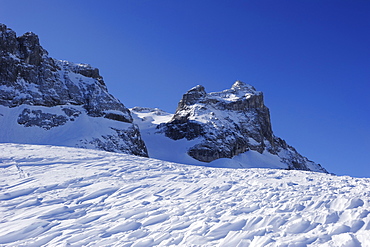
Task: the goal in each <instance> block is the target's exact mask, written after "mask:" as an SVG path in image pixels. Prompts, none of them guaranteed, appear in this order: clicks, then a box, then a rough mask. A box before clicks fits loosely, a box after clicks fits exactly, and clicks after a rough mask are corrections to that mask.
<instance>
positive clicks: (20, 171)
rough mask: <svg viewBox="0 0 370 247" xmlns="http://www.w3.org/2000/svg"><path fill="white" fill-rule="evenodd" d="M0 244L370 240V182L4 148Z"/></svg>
mask: <svg viewBox="0 0 370 247" xmlns="http://www.w3.org/2000/svg"><path fill="white" fill-rule="evenodd" d="M0 171H1V173H0V229H1V230H0V246H41V245H46V246H132V247H137V246H145V247H148V246H156V245H158V246H171V245H172V246H227V247H229V246H250V247H252V246H287V247H288V246H289V247H290V246H351V247H352V246H370V234H369V233H370V232H369V230H370V200H369V198H370V197H369V196H370V192H369V188H370V186H369V185H370V179H367V178H351V177H346V176H342V177H339V176H333V175H328V174H322V173H314V172H304V171H286V170H277V169H258V168H252V169H226V168H222V169H221V168H210V167H200V166H189V165H181V164H176V163H170V162H165V161H160V160H155V159H149V158H141V157H135V156H130V155H124V154H115V153H107V152H102V151H95V150H86V149H74V148H66V147H55V146H36V145H21V144H0Z"/></svg>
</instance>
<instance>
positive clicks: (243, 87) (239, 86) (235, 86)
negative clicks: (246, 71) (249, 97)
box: [231, 80, 256, 92]
mask: <svg viewBox="0 0 370 247" xmlns="http://www.w3.org/2000/svg"><path fill="white" fill-rule="evenodd" d="M231 89H234V90H243V91H245V90H248V91H251V92H255V91H256V89H255V88H254V87H253V86H251V85H249V84H247V83H245V82H242V81H239V80H237V81H236V82H234V84H233V85H232V86H231Z"/></svg>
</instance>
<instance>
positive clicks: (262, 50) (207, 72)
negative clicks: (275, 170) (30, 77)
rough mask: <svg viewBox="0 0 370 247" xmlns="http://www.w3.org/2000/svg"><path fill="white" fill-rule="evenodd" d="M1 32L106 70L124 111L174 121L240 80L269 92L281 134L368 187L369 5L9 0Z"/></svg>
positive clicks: (333, 169) (267, 97) (4, 7)
mask: <svg viewBox="0 0 370 247" xmlns="http://www.w3.org/2000/svg"><path fill="white" fill-rule="evenodd" d="M1 3H2V8H1V9H0V16H1V18H0V22H1V23H3V24H5V25H7V26H8V27H9V28H11V29H13V30H14V31H15V32H16V33H17V35H18V36H20V35H22V34H23V33H25V32H28V31H32V32H34V33H36V34H37V35H38V36H39V38H40V43H41V45H42V46H43V47H44V48H45V49H46V50H47V51H48V52H49V55H50V56H51V57H53V58H56V59H62V60H68V61H71V62H75V63H88V64H91V65H92V66H93V67H97V68H99V70H100V74H101V75H102V76H103V78H104V81H105V83H106V84H107V87H108V90H109V92H110V93H111V94H112V95H113V96H115V97H116V98H118V99H119V100H120V101H121V102H122V103H123V104H124V105H125V106H127V107H134V106H143V107H158V108H160V109H163V110H165V111H168V112H172V113H174V111H175V109H176V106H177V103H178V102H179V100H180V99H181V97H182V95H183V94H184V93H185V92H186V91H187V90H189V89H190V88H192V87H194V86H196V85H198V84H200V85H203V86H204V87H205V88H206V91H207V92H215V91H221V90H224V89H227V88H230V87H231V85H232V84H233V82H234V81H236V80H241V81H243V82H245V83H248V84H251V85H252V86H254V87H255V88H256V89H257V90H258V91H262V92H263V93H264V96H265V97H264V99H265V104H266V106H267V107H268V108H269V109H270V113H271V122H272V127H273V131H274V134H275V135H276V136H278V137H281V138H282V139H284V140H286V141H287V143H288V144H289V145H292V146H293V147H295V148H296V149H297V150H298V152H300V153H301V154H302V155H304V156H306V157H308V158H309V159H310V160H313V161H315V162H317V163H320V164H322V166H323V167H325V168H326V169H327V170H328V171H329V172H333V173H335V174H338V175H351V176H357V177H370V161H369V160H370V152H369V149H370V145H369V140H370V127H369V126H370V114H369V112H370V97H369V96H370V95H369V89H370V84H369V82H370V68H369V65H370V49H369V48H368V44H369V43H370V34H369V32H368V30H370V21H369V17H368V16H369V13H370V3H369V2H367V1H351V2H350V1H295V2H292V1H281V2H280V1H279V3H276V1H230V2H225V1H202V2H200V3H199V2H197V1H186V2H182V1H156V2H153V1H123V2H120V1H110V2H109V3H107V2H104V3H102V2H99V1H78V2H76V1H75V2H73V1H70V0H68V1H63V3H62V2H48V1H42V0H37V1H32V2H29V1H26V0H20V1H18V0H16V1H1Z"/></svg>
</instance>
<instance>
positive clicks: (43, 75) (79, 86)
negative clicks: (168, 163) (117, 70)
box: [0, 24, 147, 156]
mask: <svg viewBox="0 0 370 247" xmlns="http://www.w3.org/2000/svg"><path fill="white" fill-rule="evenodd" d="M0 64H1V66H0V128H1V129H2V130H6V131H2V132H0V142H15V143H33V144H54V145H67V146H78V147H86V148H97V149H102V150H106V151H115V152H123V153H129V154H135V155H140V156H147V151H146V148H145V144H144V142H143V141H142V140H141V137H140V133H139V130H138V128H137V126H136V125H134V124H132V116H131V114H130V112H129V110H128V109H127V108H126V107H125V106H124V105H123V104H122V103H121V102H120V101H119V100H117V99H116V98H114V97H113V96H112V95H111V94H109V93H108V90H107V87H106V85H105V83H104V81H103V78H102V77H101V76H100V74H99V70H98V69H96V68H93V67H91V66H90V65H87V64H74V63H71V62H68V61H60V60H56V59H53V58H51V57H49V56H48V52H47V51H46V50H45V49H44V48H43V47H42V46H41V45H40V43H39V38H38V36H37V35H36V34H34V33H31V32H29V33H26V34H24V35H22V36H20V37H17V36H16V33H15V32H14V31H12V30H11V29H9V28H7V27H6V26H5V25H3V24H0Z"/></svg>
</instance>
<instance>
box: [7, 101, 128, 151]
mask: <svg viewBox="0 0 370 247" xmlns="http://www.w3.org/2000/svg"><path fill="white" fill-rule="evenodd" d="M66 107H67V108H68V105H66V106H54V107H44V106H28V105H21V106H18V107H13V108H8V107H5V106H0V129H2V130H6V131H2V132H1V133H0V140H1V142H4V143H5V142H11V143H27V144H46V145H58V146H59V145H60V146H70V147H76V146H78V145H83V141H86V142H87V141H90V140H91V139H92V138H93V137H101V136H103V135H114V134H115V131H114V130H113V129H112V128H116V129H125V128H128V127H129V126H131V124H129V123H124V122H119V121H114V120H110V119H107V118H95V117H90V116H88V115H87V114H86V111H85V109H84V108H83V107H82V106H73V108H74V109H75V110H78V111H80V112H81V114H80V116H79V117H77V118H75V119H74V121H67V122H66V123H65V124H64V125H60V126H58V127H54V128H51V129H44V128H40V127H39V126H31V127H24V126H23V125H20V124H17V119H18V116H19V115H20V114H21V113H22V111H23V110H24V109H26V108H28V109H31V110H41V111H42V112H43V113H50V114H56V115H62V116H66V115H65V113H64V112H63V110H62V109H63V108H66ZM121 114H122V113H121ZM30 130H32V131H30ZM66 133H68V134H67V135H66Z"/></svg>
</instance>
